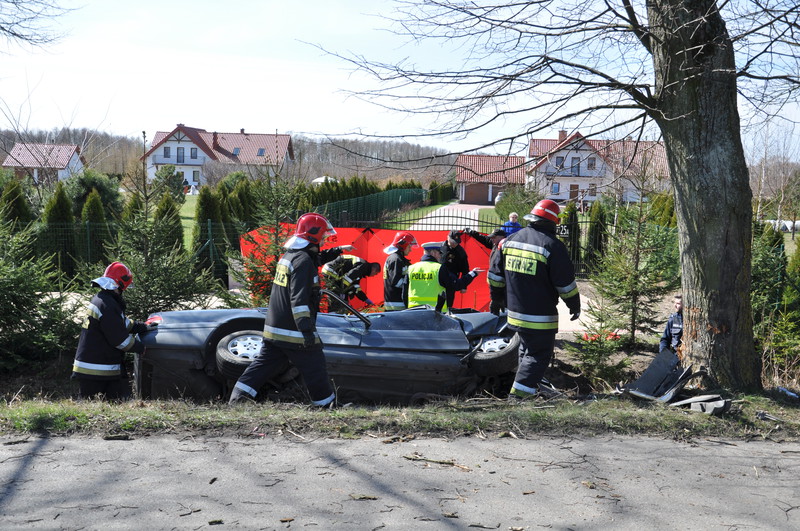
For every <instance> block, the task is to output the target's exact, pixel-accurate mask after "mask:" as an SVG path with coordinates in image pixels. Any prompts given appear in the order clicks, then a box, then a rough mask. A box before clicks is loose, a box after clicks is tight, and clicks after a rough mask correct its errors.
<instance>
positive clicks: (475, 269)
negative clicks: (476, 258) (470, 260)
mask: <svg viewBox="0 0 800 531" xmlns="http://www.w3.org/2000/svg"><path fill="white" fill-rule="evenodd" d="M481 271H483V269H481V268H480V267H473V268H472V271H470V272H469V275H470V276H471V277H472V278H475V277H477V276H478V275H480V274H481Z"/></svg>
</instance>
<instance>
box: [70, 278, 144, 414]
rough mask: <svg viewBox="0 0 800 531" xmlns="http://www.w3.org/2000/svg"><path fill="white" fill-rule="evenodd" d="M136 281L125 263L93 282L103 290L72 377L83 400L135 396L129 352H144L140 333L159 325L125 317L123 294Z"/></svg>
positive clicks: (89, 314) (87, 321)
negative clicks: (126, 357)
mask: <svg viewBox="0 0 800 531" xmlns="http://www.w3.org/2000/svg"><path fill="white" fill-rule="evenodd" d="M132 282H133V273H132V272H131V270H130V269H128V266H126V265H125V264H123V263H122V262H114V263H112V264H110V265H109V266H108V267H106V270H105V271H104V272H103V276H101V277H98V278H96V279H94V280H92V285H93V286H96V287H98V288H100V291H99V292H98V293H97V295H95V296H94V297H93V298H92V300H91V302H89V306H88V308H87V311H86V319H85V320H84V321H83V330H81V335H80V338H79V339H78V348H77V350H76V351H75V361H74V363H73V365H72V378H73V379H76V380H78V383H79V391H78V393H79V396H80V397H81V398H92V397H105V398H109V399H127V398H130V396H131V386H130V384H129V382H128V374H127V371H126V370H125V353H126V352H135V353H138V354H141V353H143V352H144V345H143V344H142V342H141V341H139V339H137V337H136V334H141V333H143V332H146V331H148V330H152V329H154V328H155V326H156V325H147V324H145V323H143V322H140V321H131V320H130V319H128V318H127V317H125V301H124V300H123V299H122V292H123V291H125V290H126V289H127V288H128V286H130V285H131V283H132Z"/></svg>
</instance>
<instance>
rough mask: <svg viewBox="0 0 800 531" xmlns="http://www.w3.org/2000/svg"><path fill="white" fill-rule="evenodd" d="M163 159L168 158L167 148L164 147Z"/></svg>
mask: <svg viewBox="0 0 800 531" xmlns="http://www.w3.org/2000/svg"><path fill="white" fill-rule="evenodd" d="M164 158H165V159H168V158H169V146H164Z"/></svg>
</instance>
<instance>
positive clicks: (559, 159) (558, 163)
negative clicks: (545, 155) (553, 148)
mask: <svg viewBox="0 0 800 531" xmlns="http://www.w3.org/2000/svg"><path fill="white" fill-rule="evenodd" d="M556 167H557V168H563V167H564V157H556Z"/></svg>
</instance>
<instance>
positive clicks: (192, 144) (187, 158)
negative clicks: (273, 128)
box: [141, 124, 294, 186]
mask: <svg viewBox="0 0 800 531" xmlns="http://www.w3.org/2000/svg"><path fill="white" fill-rule="evenodd" d="M141 158H142V159H143V160H146V161H147V177H148V179H153V178H154V177H155V175H156V172H157V171H158V170H159V168H161V167H162V166H166V165H168V164H171V165H173V166H175V171H176V172H177V173H179V174H182V175H183V178H184V181H186V183H187V184H188V185H189V186H198V185H201V184H206V182H207V177H208V176H209V175H210V173H211V172H213V171H214V168H215V167H218V166H219V165H224V169H225V173H229V172H232V171H236V170H237V169H246V170H247V171H248V172H249V173H251V174H256V175H259V176H265V177H271V176H275V175H277V174H278V173H280V171H281V170H282V169H283V167H284V166H285V165H286V164H289V163H291V162H292V161H294V149H293V147H292V138H291V137H290V136H289V135H278V134H259V133H245V131H244V129H241V130H240V131H239V132H238V133H218V132H216V131H214V132H208V131H206V130H205V129H198V128H196V127H188V126H186V125H183V124H178V126H177V127H176V128H175V129H173V130H172V131H159V132H157V133H156V135H155V137H154V138H153V142H152V144H151V145H150V149H149V150H148V151H147V152H146V153H145V154H144V155H142V157H141ZM229 166H230V167H229Z"/></svg>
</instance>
